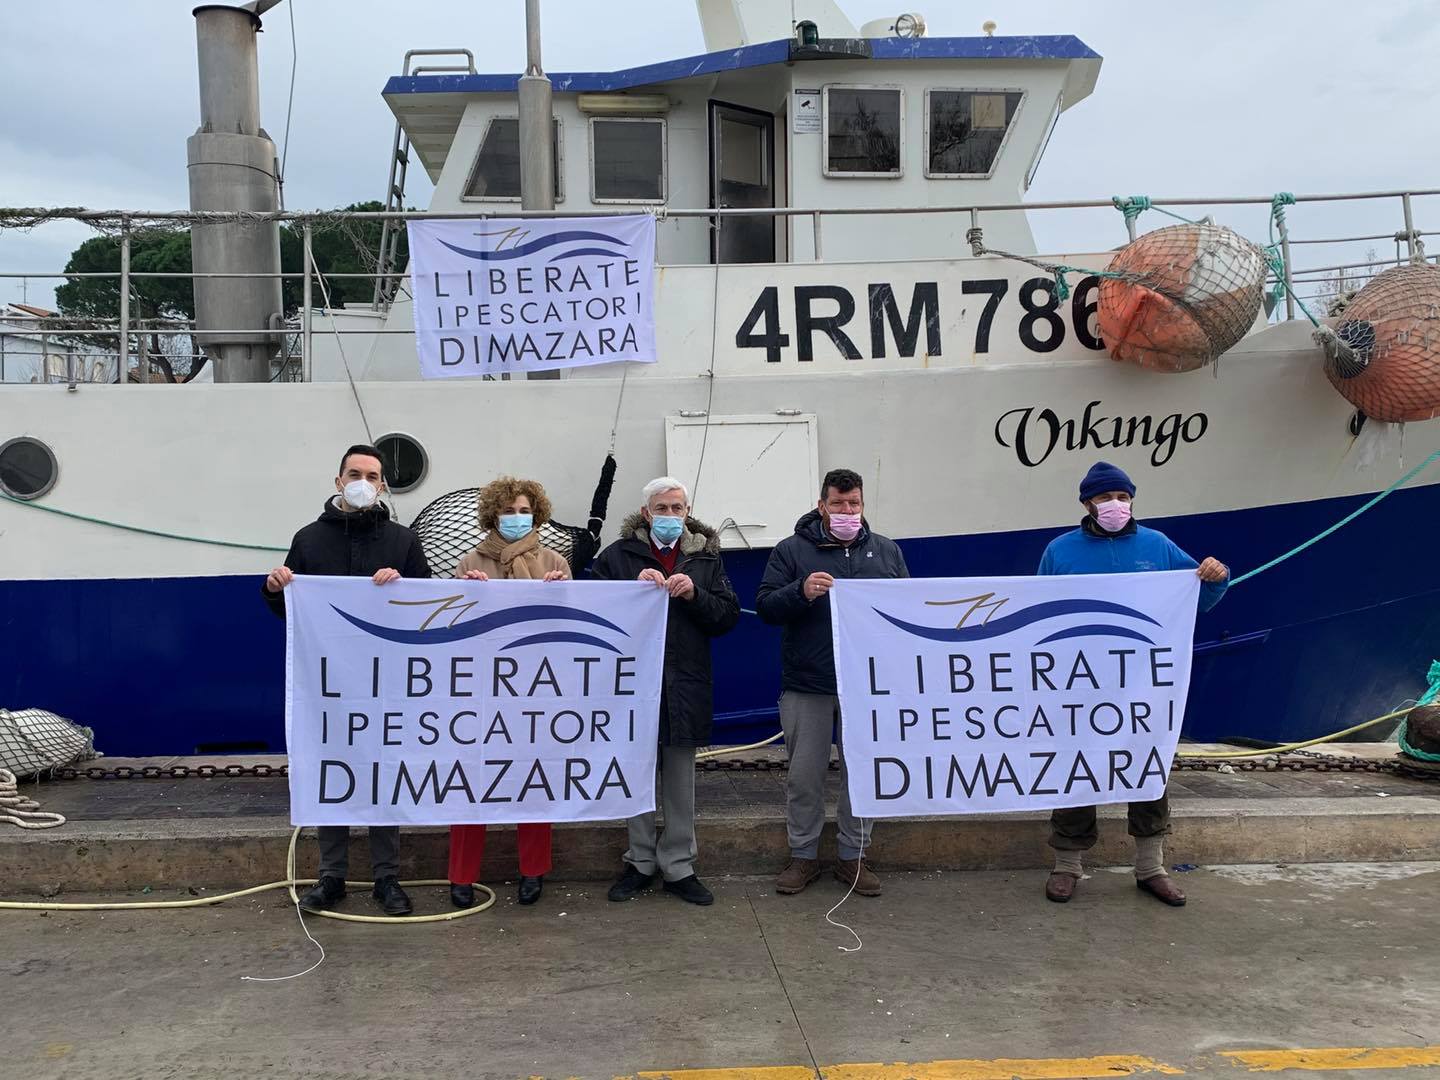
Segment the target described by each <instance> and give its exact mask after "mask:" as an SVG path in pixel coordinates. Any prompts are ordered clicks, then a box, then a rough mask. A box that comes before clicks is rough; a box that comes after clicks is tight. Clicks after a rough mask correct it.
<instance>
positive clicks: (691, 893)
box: [665, 874, 715, 907]
mask: <svg viewBox="0 0 1440 1080" xmlns="http://www.w3.org/2000/svg"><path fill="white" fill-rule="evenodd" d="M665 891H666V892H668V893H674V894H675V895H676V896H678V897H680V899H681V900H684V901H685V902H686V903H687V904H699V905H700V906H701V907H708V906H709V905H711V904H713V903H714V902H715V894H714V893H712V892H711V891H710V890H709V889H707V888H706V887H705V886H704V885H702V884H700V879H699V878H698V877H696V876H695V875H694V874H691V875H690V876H689V877H687V878H681V879H680V880H679V881H667V882H665Z"/></svg>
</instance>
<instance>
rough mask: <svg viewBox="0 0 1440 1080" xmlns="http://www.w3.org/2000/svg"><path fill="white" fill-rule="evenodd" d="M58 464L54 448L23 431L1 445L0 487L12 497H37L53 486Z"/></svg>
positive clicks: (57, 473) (58, 468)
mask: <svg viewBox="0 0 1440 1080" xmlns="http://www.w3.org/2000/svg"><path fill="white" fill-rule="evenodd" d="M59 475H60V466H59V465H58V464H57V463H56V461H55V452H54V451H53V450H51V449H50V447H48V446H46V445H45V444H44V443H43V442H41V441H40V440H39V439H32V438H30V437H28V436H25V435H22V436H20V437H19V438H16V439H11V440H10V441H9V442H6V443H4V444H3V445H0V491H3V492H4V493H5V494H6V495H9V496H10V497H11V498H13V499H38V498H40V496H41V495H44V494H45V493H46V492H47V491H49V490H50V489H51V488H53V487H54V486H55V479H56V477H57V476H59Z"/></svg>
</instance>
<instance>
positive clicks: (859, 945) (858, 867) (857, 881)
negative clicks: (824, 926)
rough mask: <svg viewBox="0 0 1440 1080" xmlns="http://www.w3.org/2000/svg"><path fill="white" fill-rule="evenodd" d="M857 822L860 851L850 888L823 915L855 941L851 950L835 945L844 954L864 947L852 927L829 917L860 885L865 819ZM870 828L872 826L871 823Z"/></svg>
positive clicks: (863, 856) (863, 855) (845, 946)
mask: <svg viewBox="0 0 1440 1080" xmlns="http://www.w3.org/2000/svg"><path fill="white" fill-rule="evenodd" d="M859 820H860V851H859V854H857V855H856V856H855V877H854V878H853V879H851V881H850V888H848V889H847V890H845V895H844V896H842V897H841V898H840V900H839V902H838V903H836V905H835V906H834V907H832V908H831V909H830V910H829V911H827V912H826V913H825V921H826V922H828V923H829V924H830V925H831V926H836V927H839V928H840V929H841V930H847V931H849V933H850V936H851V937H853V938H854V939H855V947H854V948H853V949H852V948H850V947H849V946H848V945H837V946H835V947H836V948H837V949H839V950H840V951H841V952H846V953H850V952H859V951H860V950H861V949H863V948H864V947H865V942H863V941H861V940H860V935H859V934H857V933H856V932H855V928H854V927H853V926H850V925H849V924H847V923H843V922H836V921H835V920H834V919H832V918H831V917H830V916H832V915H834V914H835V912H837V911H839V910H840V908H841V906H842V905H844V903H845V901H846V900H849V899H850V896H851V894H852V893H854V891H855V886H856V885H858V884H860V873H861V871H863V870H864V869H865V819H864V818H860V819H859ZM872 826H873V822H872Z"/></svg>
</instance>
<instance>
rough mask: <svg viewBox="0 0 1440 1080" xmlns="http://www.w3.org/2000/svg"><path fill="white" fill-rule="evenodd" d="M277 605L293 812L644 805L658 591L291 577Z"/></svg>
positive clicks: (606, 584)
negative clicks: (281, 608) (281, 605)
mask: <svg viewBox="0 0 1440 1080" xmlns="http://www.w3.org/2000/svg"><path fill="white" fill-rule="evenodd" d="M285 609H286V610H285V639H286V652H285V735H286V739H287V741H288V743H289V749H290V820H291V823H292V824H295V825H377V824H411V825H455V824H472V823H491V822H507V821H513V822H525V821H591V820H597V819H599V820H609V819H614V818H626V817H630V816H632V815H634V814H638V813H643V812H645V811H647V810H653V809H654V808H655V753H656V745H657V742H658V738H659V707H660V672H661V666H662V663H663V658H664V652H665V620H666V616H667V614H668V612H669V598H668V597H667V596H666V594H665V592H664V590H662V589H657V588H655V587H654V586H653V585H650V584H649V583H647V582H635V581H625V582H610V581H595V582H588V581H587V582H583V583H575V582H536V581H486V582H471V581H448V580H430V579H426V580H417V581H396V582H392V583H391V584H388V585H379V586H377V585H375V584H374V583H372V582H371V581H369V580H368V579H366V578H344V577H297V578H296V579H295V581H294V582H293V583H292V584H291V585H290V586H288V587H287V588H286V590H285Z"/></svg>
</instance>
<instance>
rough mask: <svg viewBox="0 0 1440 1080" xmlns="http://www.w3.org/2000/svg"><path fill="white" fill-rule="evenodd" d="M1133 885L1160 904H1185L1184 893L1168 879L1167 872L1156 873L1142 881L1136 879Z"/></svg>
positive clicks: (1179, 905)
mask: <svg viewBox="0 0 1440 1080" xmlns="http://www.w3.org/2000/svg"><path fill="white" fill-rule="evenodd" d="M1135 887H1136V888H1137V889H1139V890H1140V891H1141V892H1147V893H1149V894H1150V895H1151V896H1153V897H1155V899H1156V900H1159V901H1160V902H1161V903H1162V904H1169V905H1170V906H1171V907H1184V906H1185V894H1184V893H1183V892H1181V891H1180V886H1178V885H1176V884H1175V883H1174V882H1173V881H1171V880H1170V875H1169V874H1156V875H1155V876H1154V877H1148V878H1145V879H1144V880H1143V881H1142V880H1139V879H1137V880H1136V882H1135Z"/></svg>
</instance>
